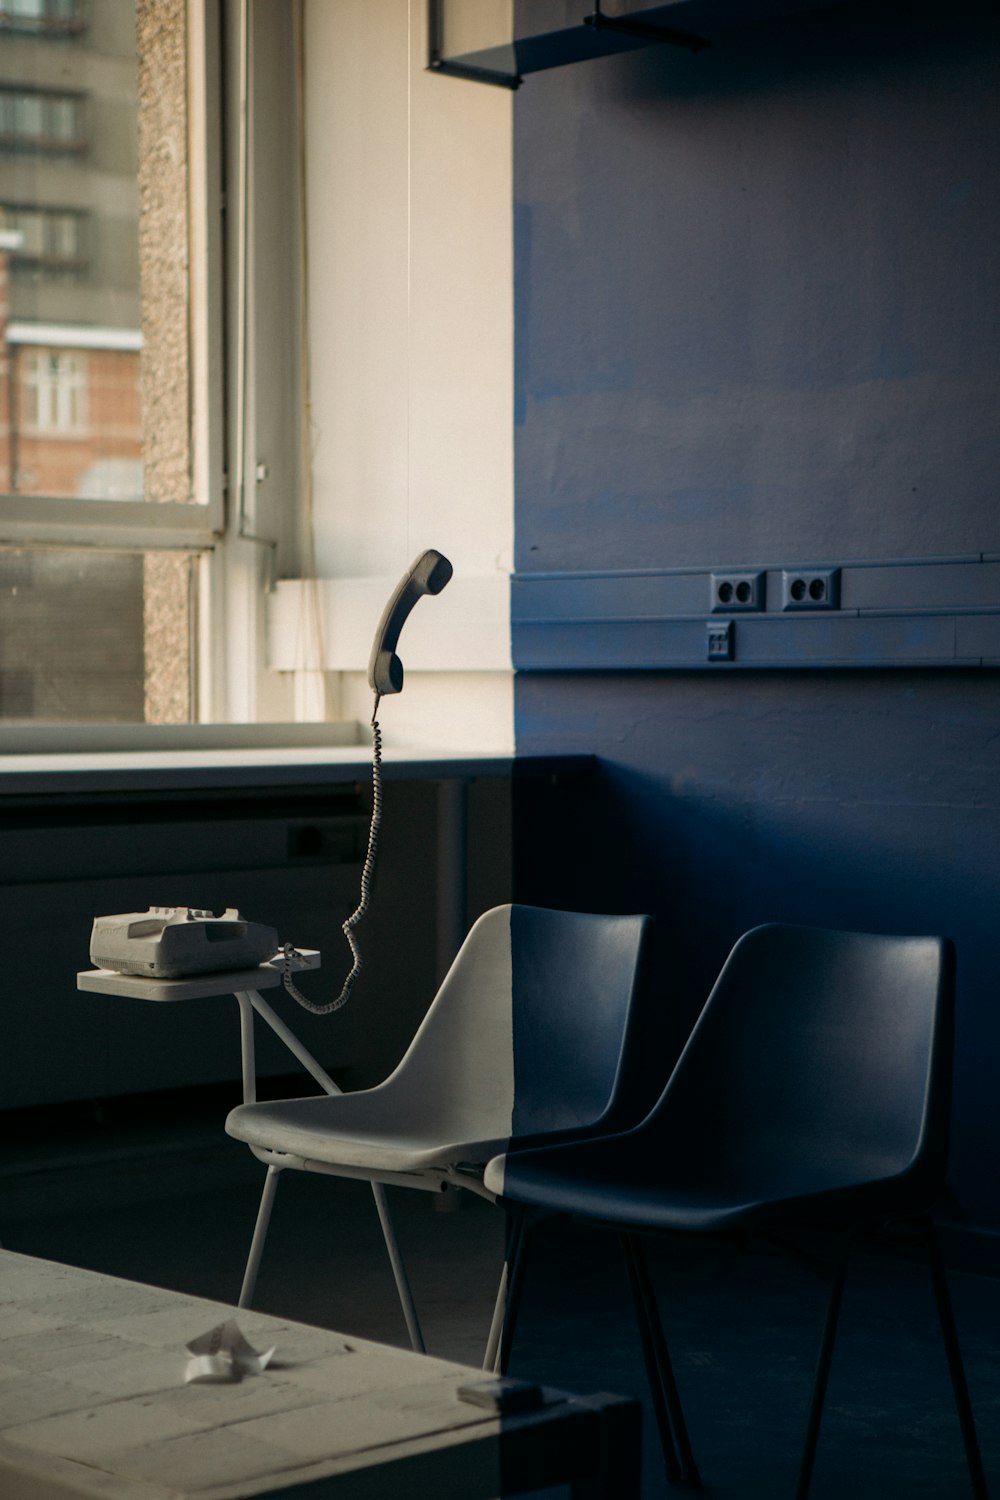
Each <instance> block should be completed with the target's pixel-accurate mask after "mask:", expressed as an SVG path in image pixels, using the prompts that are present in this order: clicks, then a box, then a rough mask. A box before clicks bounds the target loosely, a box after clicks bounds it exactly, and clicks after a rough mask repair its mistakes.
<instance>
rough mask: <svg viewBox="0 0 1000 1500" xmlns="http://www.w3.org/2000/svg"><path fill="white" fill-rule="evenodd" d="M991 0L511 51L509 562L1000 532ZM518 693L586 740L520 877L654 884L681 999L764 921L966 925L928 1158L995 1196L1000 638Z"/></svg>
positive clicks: (561, 729)
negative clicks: (935, 1155) (946, 649)
mask: <svg viewBox="0 0 1000 1500" xmlns="http://www.w3.org/2000/svg"><path fill="white" fill-rule="evenodd" d="M987 12H989V14H987ZM993 12H994V7H987V6H984V5H977V6H967V5H961V4H959V5H954V6H952V7H950V8H949V9H948V11H947V13H943V12H942V11H941V10H940V8H939V7H937V8H935V9H934V10H933V11H932V10H931V8H930V7H925V6H922V5H920V4H910V5H900V4H892V5H886V4H868V5H864V6H860V5H859V6H853V5H852V6H844V5H841V6H833V7H830V8H828V9H825V10H820V11H816V12H813V13H812V14H810V15H805V16H803V15H799V16H797V17H792V18H790V19H788V20H786V21H774V20H772V21H768V22H763V23H760V24H758V25H756V26H750V27H744V28H742V29H740V30H739V31H731V32H729V33H726V34H724V35H722V36H720V37H719V38H718V39H717V40H716V42H715V45H714V46H713V47H712V48H711V50H709V51H707V52H704V53H700V54H697V55H690V54H688V53H681V52H675V51H674V50H672V49H667V48H651V49H649V50H648V51H644V52H642V53H634V54H631V55H629V56H627V57H624V58H614V59H608V60H605V61H601V62H595V63H587V64H584V65H580V66H577V67H570V68H565V69H562V70H559V71H555V72H552V73H548V74H541V75H537V76H535V77H533V78H531V79H529V80H528V81H527V82H526V84H525V85H524V87H523V88H522V89H521V91H520V92H519V93H518V94H517V95H516V96H515V112H514V113H515V195H516V288H515V290H516V304H515V305H516V326H517V364H516V391H517V427H516V552H517V566H518V569H519V571H522V572H534V571H546V572H548V571H554V572H560V571H569V572H576V571H581V570H587V569H608V568H611V569H621V570H625V571H626V572H628V571H630V570H638V569H647V568H673V567H713V566H723V565H730V566H731V565H738V564H740V563H747V564H753V563H766V564H768V565H771V566H775V565H779V566H780V565H782V564H783V563H785V562H787V563H788V564H789V565H791V564H798V563H802V562H806V561H808V560H813V559H816V560H822V561H824V562H827V563H836V562H838V561H844V562H846V561H847V560H849V559H864V560H877V559H901V558H915V557H919V558H944V557H967V558H969V557H972V558H979V557H981V556H983V555H984V554H986V555H989V554H1000V514H998V504H997V485H996V476H997V473H998V472H1000V423H998V421H997V392H998V390H1000V368H998V365H1000V354H998V350H1000V340H998V333H1000V328H998V322H1000V318H998V299H997V288H996V278H997V245H998V243H1000V201H998V199H1000V104H998V101H1000V25H998V23H997V20H996V19H995V18H994V16H993ZM516 692H517V699H516V702H517V735H518V749H519V750H520V751H521V752H566V751H587V752H592V753H594V754H596V755H597V756H598V757H599V758H600V764H601V780H600V796H599V797H598V798H592V799H591V803H592V804H593V802H595V801H596V802H599V803H600V806H599V815H598V816H597V818H596V819H595V820H594V821H593V822H592V823H590V825H589V826H587V825H586V818H585V816H584V815H585V814H586V806H585V805H582V806H581V807H577V808H573V807H571V806H570V804H569V803H567V804H566V807H567V814H566V817H565V819H564V821H563V823H562V824H561V825H560V823H559V815H558V813H556V812H552V814H551V818H552V822H551V826H550V827H549V828H548V830H547V834H548V848H547V852H546V854H545V856H544V858H543V859H542V860H541V862H539V861H537V860H535V861H534V862H533V863H532V864H531V865H530V868H529V866H528V863H522V864H521V866H520V867H519V868H521V870H522V872H523V875H524V879H523V881H522V885H521V891H520V892H519V893H520V894H522V895H523V894H529V895H532V896H534V897H535V898H537V899H549V900H552V901H558V900H561V899H573V898H575V899H576V900H577V901H578V902H579V903H581V904H589V905H591V906H592V907H595V908H599V907H601V906H604V907H606V908H608V909H618V910H625V909H642V910H651V911H653V912H654V914H656V915H657V916H658V917H660V919H661V922H660V927H661V934H662V937H663V942H662V943H661V950H662V951H661V958H663V969H662V973H663V976H664V978H669V979H670V984H669V993H668V991H667V990H665V991H664V994H665V1003H668V1004H669V1006H670V1007H671V1009H672V1012H673V1013H674V1015H675V1016H676V1018H677V1020H676V1025H675V1030H677V1031H682V1030H683V1027H684V1026H685V1025H686V1024H687V1021H688V1020H689V1019H690V1017H691V1016H692V1015H693V1014H694V1011H695V1009H696V1007H697V1005H698V1004H699V1003H700V1001H701V999H702V998H703V997H704V993H705V991H706V988H707V985H708V984H709V983H710V981H711V978H712V977H713V975H714V973H715V971H716V970H717V968H718V966H719V964H720V962H721V960H722V958H723V957H724V956H725V953H726V952H727V951H728V948H729V946H730V945H731V943H732V942H733V940H734V939H735V938H736V936H737V935H738V934H739V933H740V932H741V931H742V930H744V929H745V928H747V927H748V926H751V925H753V924H754V923H755V922H760V921H766V920H772V919H785V920H792V921H802V922H819V923H826V924H829V925H841V926H855V927H859V928H868V929H872V930H886V931H899V932H905V931H934V932H946V933H948V934H949V935H951V936H952V937H953V938H954V939H955V940H956V943H957V945H958V955H959V991H960V992H959V1032H958V1037H957V1070H956V1103H955V1122H954V1135H953V1173H952V1176H953V1184H954V1188H955V1190H956V1193H957V1195H958V1198H959V1201H960V1204H961V1208H962V1210H963V1212H964V1213H965V1215H966V1216H967V1217H968V1218H969V1219H970V1220H973V1221H979V1222H983V1223H988V1224H993V1225H998V1226H1000V1128H998V1127H1000V1089H998V1088H997V1087H996V1084H995V1077H996V1062H997V1059H998V1058H1000V985H998V983H997V946H996V943H995V941H994V931H995V928H996V926H997V915H996V913H997V907H998V896H1000V816H998V812H1000V779H998V776H997V774H996V772H997V767H998V764H1000V692H998V682H997V677H996V675H995V672H994V671H993V670H990V669H981V670H978V671H977V670H963V669H951V670H941V671H930V670H922V669H921V670H917V669H910V670H893V669H887V670H877V671H876V670H872V671H822V670H814V671H792V670H788V671H783V670H778V671H769V672H751V671H741V672H726V673H723V674H722V675H720V676H716V675H713V674H712V673H711V672H709V671H708V670H705V671H701V670H693V671H689V672H675V673H668V672H655V671H649V672H606V673H587V672H566V671H560V670H559V665H558V663H557V662H553V663H552V664H551V670H549V671H544V672H542V671H539V672H522V673H520V674H519V675H518V678H517V688H516ZM586 801H587V799H584V804H585V803H586ZM535 812H536V814H537V812H538V809H537V808H536V809H535ZM537 831H538V830H537V826H536V828H535V832H534V835H532V834H531V833H529V835H528V837H534V836H535V835H537ZM536 847H537V846H536ZM664 955H666V957H664Z"/></svg>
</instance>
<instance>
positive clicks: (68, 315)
mask: <svg viewBox="0 0 1000 1500" xmlns="http://www.w3.org/2000/svg"><path fill="white" fill-rule="evenodd" d="M0 5H2V0H0ZM4 9H5V11H6V13H7V14H9V15H10V14H13V11H12V9H11V6H10V5H7V6H6V7H4ZM16 13H17V15H18V17H19V18H20V19H22V20H24V21H27V20H29V19H34V20H36V21H38V22H39V23H40V24H39V25H38V26H36V27H31V28H27V29H25V28H20V29H19V28H18V27H14V28H13V29H10V30H8V31H7V32H5V33H4V35H3V49H2V56H0V121H2V123H3V126H4V144H0V228H2V229H3V230H4V231H5V233H4V234H3V235H2V237H0V366H2V365H3V364H5V363H6V366H7V369H8V371H9V372H10V377H11V384H12V387H13V389H12V392H11V395H12V399H10V400H5V401H3V402H0V493H7V494H16V495H19V496H22V497H27V496H31V495H39V496H53V497H64V498H72V499H79V500H131V501H135V500H143V499H145V500H147V501H154V502H155V501H189V500H192V499H194V498H195V497H194V496H193V495H192V492H191V442H190V411H189V407H190V401H189V372H188V353H189V351H188V326H189V318H188V284H187V276H188V223H187V203H188V194H187V165H186V164H187V138H186V132H187V122H186V107H185V101H186V89H187V80H186V75H185V50H184V38H185V28H184V14H185V7H184V0H138V4H136V3H134V0H113V3H103V4H101V5H99V6H98V5H93V6H87V7H81V6H76V5H70V4H55V3H53V0H46V3H44V4H43V3H38V4H30V5H29V4H27V3H26V0H25V3H19V4H18V9H17V12H16ZM0 18H2V12H0ZM60 19H62V20H63V21H66V20H68V19H72V20H73V22H74V25H73V28H72V30H71V31H69V32H67V31H66V30H65V29H61V28H60V27H59V26H55V27H52V26H49V25H48V24H47V23H48V22H52V21H58V20H60ZM41 23H46V24H41ZM78 148H82V149H78ZM4 292H6V295H4ZM39 356H40V357H41V363H39V359H38V357H39ZM198 498H201V499H204V498H206V497H198Z"/></svg>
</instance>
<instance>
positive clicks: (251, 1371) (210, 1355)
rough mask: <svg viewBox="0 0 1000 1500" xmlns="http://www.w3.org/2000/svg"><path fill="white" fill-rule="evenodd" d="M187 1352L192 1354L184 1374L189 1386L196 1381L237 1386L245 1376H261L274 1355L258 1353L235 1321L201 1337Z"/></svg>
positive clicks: (272, 1350) (188, 1347)
mask: <svg viewBox="0 0 1000 1500" xmlns="http://www.w3.org/2000/svg"><path fill="white" fill-rule="evenodd" d="M187 1350H188V1353H189V1354H190V1355H191V1358H190V1359H189V1360H188V1362H187V1369H186V1370H185V1372H184V1380H185V1383H186V1384H188V1385H190V1384H192V1383H193V1382H195V1381H201V1382H203V1383H204V1382H213V1383H214V1384H216V1385H218V1384H228V1385H233V1384H234V1383H235V1382H236V1381H238V1380H242V1379H243V1377H244V1375H259V1374H260V1373H261V1371H262V1370H264V1369H266V1368H267V1366H268V1364H269V1363H270V1360H271V1356H272V1355H273V1353H274V1349H273V1348H272V1349H267V1350H265V1352H264V1353H263V1354H260V1353H258V1351H257V1350H256V1349H254V1348H253V1347H252V1345H250V1344H248V1343H247V1341H246V1339H245V1338H244V1337H243V1334H242V1333H241V1332H240V1328H239V1325H238V1323H236V1321H235V1319H233V1318H229V1319H227V1321H226V1322H225V1323H219V1324H217V1325H216V1327H215V1328H210V1329H209V1330H208V1332H207V1333H201V1334H199V1335H198V1337H197V1338H196V1339H192V1340H191V1342H190V1343H189V1344H188V1345H187Z"/></svg>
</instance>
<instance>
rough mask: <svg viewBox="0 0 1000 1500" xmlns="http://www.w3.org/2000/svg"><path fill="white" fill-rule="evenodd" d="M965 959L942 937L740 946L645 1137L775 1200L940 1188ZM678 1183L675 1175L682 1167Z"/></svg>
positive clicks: (806, 933)
mask: <svg viewBox="0 0 1000 1500" xmlns="http://www.w3.org/2000/svg"><path fill="white" fill-rule="evenodd" d="M953 996H954V955H953V950H952V946H951V944H950V943H949V942H947V941H946V940H945V939H942V938H934V937H888V936H880V935H878V934H873V933H858V932H832V931H826V930H823V929H819V928H810V927H792V926H784V925H779V924H773V925H769V926H765V927H758V928H755V929H754V930H753V931H751V932H748V933H747V934H746V935H745V936H744V937H742V938H741V939H740V940H739V942H738V943H737V944H736V946H735V948H734V949H733V951H732V953H731V954H730V956H729V958H728V960H727V961H726V964H725V966H724V968H723V970H722V972H721V974H720V975H719V978H718V980H717V982H716V984H715V987H714V988H713V990H712V993H711V995H710V996H709V998H708V1001H707V1003H706V1005H705V1008H704V1010H703V1012H702V1014H701V1017H700V1019H699V1021H698V1023H697V1025H696V1026H695V1028H694V1031H693V1032H692V1034H691V1037H690V1039H689V1041H688V1043H687V1046H686V1047H685V1049H684V1052H683V1053H682V1054H681V1057H680V1059H679V1061H678V1063H677V1066H676V1068H675V1070H674V1073H673V1074H672V1076H671V1078H670V1081H669V1083H668V1085H667V1088H666V1090H665V1092H664V1094H663V1096H662V1097H661V1099H660V1102H659V1104H658V1105H657V1106H656V1108H655V1110H654V1111H653V1114H652V1115H651V1116H650V1118H649V1121H648V1122H647V1125H648V1126H649V1127H650V1128H651V1129H652V1132H653V1134H654V1135H656V1134H658V1132H659V1130H660V1129H661V1128H662V1129H664V1130H666V1131H668V1132H669V1133H670V1136H671V1138H672V1139H674V1138H676V1135H677V1132H678V1130H681V1131H682V1133H683V1139H684V1141H685V1144H686V1146H688V1147H689V1150H688V1151H686V1152H685V1158H686V1161H685V1165H684V1167H683V1175H684V1177H685V1178H686V1179H689V1180H690V1182H691V1184H692V1185H695V1184H697V1183H698V1182H699V1181H704V1180H706V1178H708V1177H711V1178H712V1179H713V1180H715V1181H718V1180H719V1175H720V1165H721V1167H722V1171H723V1174H725V1172H726V1171H727V1170H728V1172H729V1175H730V1177H731V1179H732V1180H733V1181H734V1182H742V1183H744V1184H752V1183H754V1182H759V1183H765V1182H766V1183H767V1185H768V1190H769V1192H770V1193H771V1194H773V1195H774V1196H776V1197H778V1196H780V1195H781V1191H782V1183H783V1181H784V1182H786V1183H787V1185H788V1190H789V1191H790V1192H792V1191H802V1189H803V1184H808V1183H811V1185H812V1188H813V1189H814V1190H815V1191H822V1190H824V1189H826V1188H830V1187H837V1186H843V1185H850V1184H861V1183H865V1182H876V1181H885V1180H886V1179H892V1178H902V1177H905V1178H906V1179H907V1182H908V1183H909V1184H910V1186H911V1187H912V1188H913V1189H917V1188H918V1187H919V1188H921V1189H926V1191H927V1192H929V1193H931V1194H933V1192H935V1191H937V1190H938V1188H939V1186H940V1185H941V1182H942V1180H943V1175H944V1170H945V1159H946V1152H947V1128H948V1115H949V1103H950V1100H949V1095H950V1078H951V1038H952V1018H953ZM671 1170H672V1172H673V1168H672V1169H671Z"/></svg>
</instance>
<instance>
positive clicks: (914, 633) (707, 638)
mask: <svg viewBox="0 0 1000 1500" xmlns="http://www.w3.org/2000/svg"><path fill="white" fill-rule="evenodd" d="M799 575H801V576H803V577H805V578H807V579H810V580H811V579H814V578H817V577H820V578H825V579H828V580H831V579H832V578H833V576H834V575H835V576H836V591H833V590H831V592H830V594H829V596H828V601H827V604H826V607H824V605H823V602H822V601H817V604H816V607H814V608H789V607H788V604H787V583H788V579H789V577H798V576H799ZM733 578H735V579H744V578H745V579H749V578H759V580H760V582H759V584H758V586H757V587H758V593H757V595H756V598H757V599H758V601H759V602H758V604H757V606H756V607H747V608H744V609H738V608H734V609H733V610H731V611H728V612H727V611H725V610H720V609H719V608H718V607H717V602H716V601H717V596H718V591H719V586H720V580H723V581H725V580H729V579H733ZM723 629H725V632H726V643H725V644H726V649H725V650H723V649H722V646H721V632H722V630H723ZM511 636H512V645H513V656H514V666H515V668H516V669H517V670H518V671H536V672H537V671H548V672H554V671H558V672H566V671H570V672H572V671H618V672H623V671H668V670H677V669H687V670H691V669H700V670H703V671H704V670H710V671H713V672H714V671H722V672H729V671H734V670H739V669H741V668H755V669H759V668H789V667H996V666H1000V557H998V556H997V555H996V554H987V553H984V554H981V555H980V556H977V557H967V558H944V559H926V560H914V561H900V562H846V563H830V562H812V563H809V564H807V565H804V566H802V567H796V566H794V565H789V564H785V565H782V566H778V567H774V566H771V567H765V566H758V567H756V568H750V567H741V568H739V569H733V568H705V569H695V568H687V569H664V570H659V571H658V570H652V569H650V570H645V569H643V570H636V571H634V572H607V573H596V572H595V573H519V574H517V575H516V576H515V577H514V578H513V579H512V580H511Z"/></svg>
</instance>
